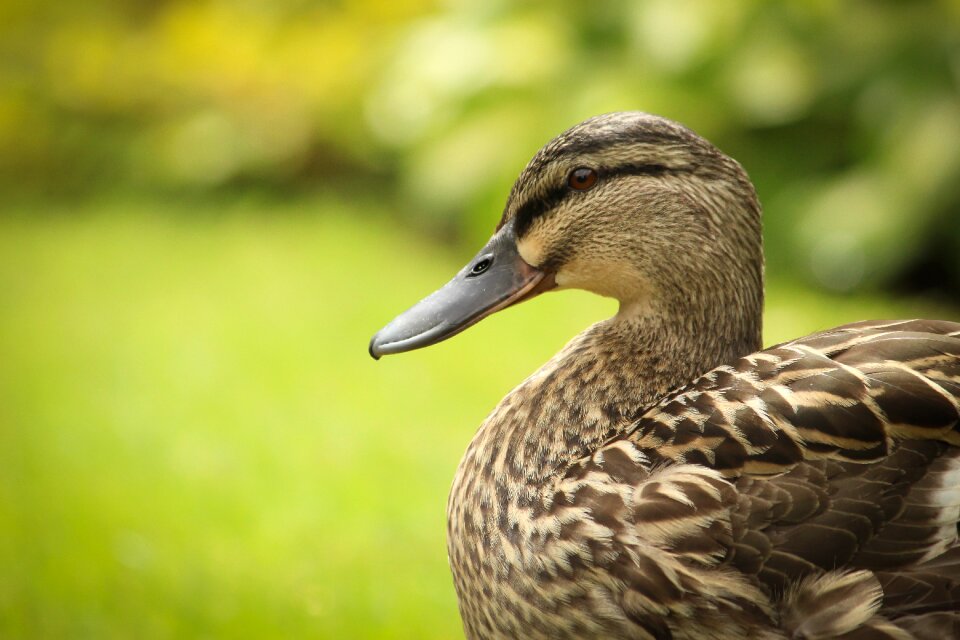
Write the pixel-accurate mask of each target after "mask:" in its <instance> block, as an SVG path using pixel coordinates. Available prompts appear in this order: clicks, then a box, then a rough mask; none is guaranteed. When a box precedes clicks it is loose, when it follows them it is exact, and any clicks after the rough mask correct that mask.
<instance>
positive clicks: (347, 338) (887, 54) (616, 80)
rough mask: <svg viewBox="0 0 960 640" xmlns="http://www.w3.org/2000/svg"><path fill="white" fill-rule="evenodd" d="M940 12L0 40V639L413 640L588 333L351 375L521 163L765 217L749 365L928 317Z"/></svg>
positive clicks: (482, 344) (449, 625)
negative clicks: (885, 324)
mask: <svg viewBox="0 0 960 640" xmlns="http://www.w3.org/2000/svg"><path fill="white" fill-rule="evenodd" d="M958 85H960V5H958V4H957V3H955V2H946V1H944V2H927V3H897V2H876V3H834V2H797V3H768V2H761V1H759V0H753V1H752V0H741V1H738V2H722V3H718V2H710V1H708V0H682V1H677V0H653V1H646V2H627V1H625V0H623V1H618V2H610V3H598V4H597V5H596V6H587V5H584V4H583V3H574V2H546V1H543V2H506V1H494V2H482V1H481V0H457V1H454V0H450V1H448V2H438V1H433V0H401V1H397V0H390V1H388V0H361V1H357V2H353V1H351V2H312V1H308V0H285V1H282V2H267V1H266V0H243V1H235V2H226V1H222V2H146V1H136V0H125V1H113V2H108V1H106V0H92V1H91V2H87V3H74V4H70V3H62V2H54V1H53V0H45V1H43V0H42V1H32V2H31V1H27V0H6V1H5V2H3V3H2V4H0V190H2V192H0V567H2V570H0V636H2V637H5V638H6V637H11V638H40V637H42V638H85V637H90V638H112V637H117V638H128V637H138V638H141V637H142V638H181V637H218V638H219V637H245V638H268V637H313V638H347V637H349V638H449V637H457V635H458V634H459V633H460V627H459V621H458V616H457V612H456V602H455V598H454V593H453V587H452V584H451V581H450V579H449V576H448V572H447V568H446V557H445V555H446V554H445V547H444V520H445V515H444V510H445V501H446V493H447V488H448V487H449V483H450V480H451V478H452V476H453V472H454V469H455V467H456V464H457V462H458V460H459V456H460V454H461V452H462V451H463V449H464V448H465V446H466V443H467V441H468V440H469V438H470V436H471V434H472V433H473V430H474V429H475V427H476V425H477V424H478V423H479V422H480V420H482V418H483V416H484V415H485V413H486V412H487V411H488V410H489V409H490V408H491V407H492V406H493V405H494V404H495V403H496V401H497V400H498V399H499V398H500V397H502V396H503V395H504V394H505V393H506V392H507V391H509V389H510V388H511V387H512V386H513V385H515V384H516V383H517V382H519V381H520V380H521V379H522V378H523V377H524V376H525V375H527V374H528V373H529V372H530V371H532V370H533V369H534V368H535V367H536V366H537V365H538V364H540V363H541V362H543V361H544V360H546V359H547V358H548V357H549V356H550V355H551V354H552V353H553V352H554V351H556V350H557V349H558V348H559V347H560V346H561V345H562V344H563V343H564V342H565V341H566V340H567V339H568V338H569V337H571V336H572V335H573V334H574V333H575V332H576V331H578V330H580V329H581V328H582V327H584V326H586V325H587V324H588V323H590V322H592V321H594V320H597V319H599V318H601V317H603V316H604V315H607V314H610V313H611V312H612V310H613V309H614V306H613V303H612V302H611V301H609V300H601V299H596V298H593V297H591V296H589V295H587V294H582V293H576V292H564V293H558V294H551V295H547V296H542V297H541V298H538V299H537V300H536V301H535V302H534V303H531V304H528V305H523V306H521V307H518V308H516V309H511V310H509V311H507V312H505V313H503V314H500V315H498V316H496V317H494V318H491V319H489V320H486V321H485V322H483V323H481V324H480V325H478V326H476V327H474V328H472V329H471V330H470V331H468V332H466V333H464V334H462V335H460V336H458V337H457V338H455V339H454V340H452V341H450V342H447V343H444V344H442V345H438V346H437V347H434V348H432V349H428V350H424V351H422V352H416V353H411V354H406V355H404V356H400V357H392V358H385V359H384V360H382V361H380V362H374V361H372V360H371V359H369V357H368V356H367V354H366V344H367V340H368V339H369V337H370V335H371V334H372V333H373V332H374V331H375V330H376V329H378V328H379V327H380V326H381V325H382V324H383V323H385V322H386V321H387V320H389V319H390V318H391V317H392V316H393V315H394V314H395V313H397V312H399V311H401V310H403V309H404V308H406V307H407V306H408V305H409V304H411V303H412V302H414V301H415V300H416V299H418V298H419V297H420V296H422V295H424V294H425V293H428V292H429V291H430V290H432V289H433V288H434V287H436V286H437V285H439V284H441V283H443V282H444V281H445V280H446V279H447V278H448V277H449V275H450V274H451V273H452V272H454V271H455V270H456V269H458V268H459V267H460V266H462V264H461V263H462V262H463V260H465V259H466V258H467V257H468V256H469V255H472V250H473V249H474V248H475V246H476V243H477V242H479V241H481V240H482V239H483V237H484V236H485V235H486V234H487V233H488V232H489V231H490V229H491V228H492V226H493V224H494V223H495V221H496V220H497V218H498V217H499V210H500V207H502V204H503V201H504V199H505V197H506V194H507V191H508V190H509V187H510V183H511V181H512V179H513V177H514V176H515V175H516V173H517V172H518V171H519V170H520V168H522V166H523V164H524V163H525V162H526V160H527V159H528V158H529V156H531V155H532V154H533V152H534V151H535V150H536V149H537V148H538V147H539V146H540V145H541V144H542V143H543V142H545V141H546V140H547V139H549V138H550V137H551V136H552V135H554V134H556V133H558V132H559V131H560V130H562V129H564V128H566V127H567V126H569V125H571V124H573V123H575V122H577V121H579V120H581V119H583V118H585V117H587V116H590V115H593V114H595V113H599V112H603V111H610V110H615V109H627V108H631V109H643V110H647V111H653V112H657V113H661V114H663V115H666V116H670V117H673V118H675V119H678V120H681V121H683V122H685V123H686V124H688V125H690V126H692V127H693V128H695V129H696V130H698V131H700V132H702V133H703V134H705V135H707V136H708V137H709V138H711V139H712V140H714V141H715V142H717V143H718V144H719V145H720V146H721V147H722V148H724V149H725V150H727V151H728V152H730V153H731V154H732V155H734V156H735V157H737V158H738V159H740V160H741V161H742V162H743V164H744V165H745V166H746V168H747V170H748V171H749V172H750V174H751V175H752V176H753V177H754V179H755V180H756V182H757V184H758V187H759V190H760V195H761V199H762V200H763V201H764V204H765V206H766V214H765V215H766V229H767V236H766V238H767V244H768V256H769V270H768V273H769V275H770V281H769V287H768V293H769V296H768V297H769V304H768V308H767V315H766V338H767V342H776V341H779V340H783V339H786V338H790V337H794V336H797V335H800V334H803V333H807V332H810V331H814V330H817V329H821V328H824V327H827V326H831V325H834V324H839V323H842V322H847V321H853V320H859V319H864V318H872V317H895V316H918V315H928V316H940V317H947V318H954V319H956V318H958V317H960V311H958V305H957V304H956V302H955V296H956V295H957V292H958V291H960V287H958V281H960V259H958V257H957V256H958V255H960V186H958V185H960V182H958V178H960V151H958V150H960V97H958V96H960V90H958Z"/></svg>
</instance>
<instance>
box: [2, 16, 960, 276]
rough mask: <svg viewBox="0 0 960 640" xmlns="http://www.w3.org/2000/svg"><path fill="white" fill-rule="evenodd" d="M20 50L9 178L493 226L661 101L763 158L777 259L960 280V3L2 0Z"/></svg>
mask: <svg viewBox="0 0 960 640" xmlns="http://www.w3.org/2000/svg"><path fill="white" fill-rule="evenodd" d="M0 60H2V62H0V176H2V178H0V179H2V182H3V184H2V185H0V186H2V188H3V189H4V190H5V191H6V192H7V193H8V194H10V193H11V192H22V191H32V192H34V193H38V192H39V193H42V194H46V195H60V196H67V197H71V198H76V197H77V196H79V195H84V194H90V193H97V192H100V191H103V190H105V189H107V190H115V189H121V190H123V189H128V190H129V189H134V190H137V191H141V192H144V191H148V192H158V193H171V192H174V193H180V192H189V193H193V192H200V193H207V192H213V193H219V192H221V191H223V190H225V189H227V190H229V189H235V188H238V187H250V186H253V187H258V188H259V187H262V188H268V189H275V190H277V191H278V192H280V193H293V192H295V191H300V190H304V189H306V190H312V189H321V190H324V191H331V190H333V191H340V192H342V193H344V194H350V193H361V192H362V193H365V194H370V193H373V194H379V196H376V197H379V198H381V199H388V198H389V199H391V200H392V201H393V202H395V203H397V204H396V205H395V206H396V208H398V209H400V210H402V211H403V212H404V213H402V215H406V216H407V219H408V220H409V221H411V222H412V223H414V224H417V225H419V226H420V228H425V229H434V230H438V232H440V233H443V232H454V233H458V234H460V235H461V237H466V238H470V239H471V240H472V241H476V240H479V239H480V238H481V237H482V236H484V235H486V233H487V232H488V231H489V229H490V227H491V225H492V223H493V221H494V220H495V219H496V218H497V211H498V210H499V208H500V207H501V206H502V201H503V199H504V197H505V194H506V193H507V191H508V188H509V185H510V183H511V181H512V180H513V178H514V177H515V175H516V173H517V172H518V170H519V169H520V168H521V167H522V166H523V163H524V162H525V161H526V159H527V158H528V157H529V156H530V155H532V153H533V151H534V150H536V149H537V148H538V147H539V146H540V145H541V144H542V143H543V142H544V141H546V140H547V139H549V138H550V137H552V136H553V135H555V134H556V133H558V132H559V131H561V130H563V129H565V128H566V127H568V126H570V125H571V124H573V123H575V122H577V121H579V120H582V119H583V118H585V117H588V116H590V115H594V114H596V113H601V112H606V111H611V110H619V109H642V110H646V111H650V112H654V113H660V114H663V115H667V116H669V117H672V118H674V119H677V120H680V121H681V122H684V123H686V124H688V125H689V126H691V127H693V128H694V129H696V130H698V131H699V132H701V133H702V134H704V135H705V136H707V137H708V138H710V139H711V140H714V141H715V142H716V143H717V144H718V145H719V146H721V148H723V149H725V150H726V151H728V152H729V153H731V154H732V155H733V156H734V157H736V158H738V159H739V160H741V162H742V163H743V164H744V165H745V166H746V167H747V169H748V171H749V172H750V173H751V175H752V176H753V178H754V179H755V181H756V182H757V184H758V187H759V189H760V194H761V199H762V200H763V202H764V203H765V205H766V208H767V211H768V212H769V215H768V217H767V227H768V242H769V248H770V251H769V255H770V259H771V262H770V264H771V269H772V270H773V271H774V272H775V273H777V272H785V271H787V270H788V269H791V270H793V271H794V272H795V273H796V274H799V275H804V276H806V277H808V278H811V279H813V280H815V281H817V282H819V283H820V284H822V285H824V286H826V287H829V288H832V289H836V290H841V291H844V290H850V289H854V288H857V287H861V286H866V287H872V286H877V285H884V286H887V285H897V284H899V285H901V286H908V287H917V286H924V285H925V284H940V285H944V284H946V285H948V286H949V285H951V283H952V287H953V290H954V291H960V259H958V258H957V256H960V215H958V214H957V212H958V210H960V186H958V185H960V88H958V87H960V3H958V2H956V1H955V0H941V1H933V0H930V1H919V0H917V1H909V2H895V1H886V2H884V1H873V2H868V1H859V2H855V1H847V2H833V1H828V0H808V1H805V2H790V3H771V2H766V1H764V0H740V1H738V2H720V3H717V2H711V1H710V0H646V1H643V2H633V1H630V0H614V1H611V2H605V3H599V4H596V5H591V6H590V7H586V6H585V5H583V4H582V3H579V2H573V1H572V0H565V1H563V2H547V1H546V0H543V1H538V2H534V1H527V2H508V1H507V0H447V1H445V2H444V1H443V0H351V1H350V2H346V1H343V2H336V1H331V0H327V1H317V0H276V1H271V0H230V1H228V0H220V1H217V0H209V1H205V2H185V1H180V2H173V1H169V0H166V1H164V0H150V1H148V0H89V1H88V2H83V3H64V2H59V1H58V0H5V1H4V3H2V4H0ZM928 281H931V282H928Z"/></svg>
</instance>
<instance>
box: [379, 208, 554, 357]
mask: <svg viewBox="0 0 960 640" xmlns="http://www.w3.org/2000/svg"><path fill="white" fill-rule="evenodd" d="M553 286H555V285H554V282H553V277H552V276H551V277H547V274H545V273H544V272H543V271H540V270H538V269H536V268H534V267H531V266H530V265H529V264H527V263H526V262H524V261H523V258H521V257H520V254H519V253H518V252H517V241H516V236H515V234H514V232H513V222H512V221H511V222H508V223H507V224H506V225H504V226H503V227H501V228H500V230H499V231H497V233H496V234H494V236H493V237H492V238H490V241H489V242H488V243H487V244H486V246H485V247H484V248H483V249H481V250H480V252H479V253H477V255H476V256H475V257H474V258H473V260H471V261H470V262H469V263H468V264H467V266H465V267H464V268H463V269H461V270H460V272H459V273H458V274H457V275H455V276H454V277H453V280H451V281H450V282H448V283H447V284H445V285H444V286H443V288H441V289H439V290H437V291H434V292H433V293H431V294H430V295H429V296H427V297H426V298H424V299H423V300H421V301H420V302H418V303H417V304H415V305H413V306H412V307H410V308H409V309H407V310H406V311H404V312H403V313H402V314H400V315H399V316H397V317H396V318H394V319H393V321H392V322H391V323H390V324H388V325H387V326H385V327H384V328H383V329H381V330H380V331H378V332H377V334H376V335H375V336H373V339H372V340H370V355H371V356H373V358H374V359H378V360H379V359H380V356H383V355H386V354H389V353H402V352H404V351H413V350H414V349H420V348H421V347H427V346H429V345H432V344H436V343H438V342H441V341H443V340H446V339H447V338H450V337H452V336H455V335H456V334H458V333H460V332H461V331H463V330H464V329H466V328H467V327H470V326H472V325H474V324H476V323H477V322H479V321H480V320H482V319H483V318H485V317H487V316H488V315H490V314H492V313H495V312H497V311H500V310H501V309H505V308H506V307H509V306H510V305H512V304H516V303H517V302H521V301H522V300H527V299H529V298H532V297H533V296H535V295H537V294H539V293H541V292H543V291H546V290H548V289H552V288H553Z"/></svg>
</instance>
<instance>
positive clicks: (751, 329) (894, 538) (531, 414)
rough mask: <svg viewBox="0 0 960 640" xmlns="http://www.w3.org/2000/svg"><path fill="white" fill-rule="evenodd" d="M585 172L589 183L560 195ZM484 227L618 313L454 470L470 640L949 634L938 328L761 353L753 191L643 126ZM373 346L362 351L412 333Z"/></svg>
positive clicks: (948, 387) (954, 469)
mask: <svg viewBox="0 0 960 640" xmlns="http://www.w3.org/2000/svg"><path fill="white" fill-rule="evenodd" d="M582 167H587V168H590V169H593V170H596V172H597V173H598V175H599V180H598V182H597V186H596V187H593V188H591V189H589V190H587V191H584V192H579V191H576V190H572V189H571V188H570V187H568V186H567V183H566V176H567V175H568V174H570V172H571V171H572V170H574V169H576V168H582ZM498 228H499V229H500V231H498V234H499V235H498V236H497V237H502V238H507V239H509V241H510V242H511V243H514V244H511V246H514V245H515V250H516V251H517V252H518V253H519V255H520V257H522V259H523V261H524V263H523V264H524V265H526V267H524V268H535V269H537V270H539V271H540V272H542V273H546V274H548V276H547V277H548V278H549V280H544V282H550V283H551V284H552V283H553V282H555V283H556V284H557V285H558V286H560V287H579V288H584V289H588V290H591V291H595V292H597V293H600V294H601V295H610V296H614V297H616V298H618V299H619V300H620V303H621V307H620V312H619V313H618V314H617V316H615V317H614V318H611V319H610V320H607V321H604V322H601V323H598V324H596V325H594V326H593V327H590V328H589V329H587V330H586V331H585V332H583V333H581V334H580V335H579V336H577V337H576V338H574V340H573V341H572V342H571V343H570V344H568V345H567V346H566V347H565V348H564V349H563V350H562V351H561V352H560V353H559V354H557V356H555V357H554V358H553V359H551V360H550V361H549V362H548V363H547V364H546V365H544V366H543V367H542V368H541V369H540V370H539V371H537V372H536V373H534V374H533V375H532V376H530V377H529V378H528V379H527V380H525V381H524V382H523V383H522V384H520V386H518V387H517V388H516V389H515V390H514V391H513V392H511V393H510V394H509V395H508V396H507V397H506V398H504V400H503V401H502V402H501V403H500V405H499V406H498V407H497V408H496V409H495V410H494V411H493V413H492V414H491V415H490V416H489V417H488V418H487V420H486V421H485V422H484V423H483V425H482V426H481V427H480V430H479V431H478V433H477V435H476V436H475V437H474V439H473V441H472V442H471V443H470V446H469V447H468V449H467V452H466V454H465V456H464V458H463V460H462V462H461V464H460V468H459V470H458V472H457V475H456V479H455V480H454V484H453V489H452V491H451V494H450V501H449V506H448V521H449V527H448V528H449V536H448V538H449V540H448V549H449V556H450V563H451V567H452V569H453V574H454V581H455V584H456V588H457V593H458V595H459V599H460V610H461V614H462V616H463V620H464V628H465V631H466V634H467V636H468V637H470V638H656V639H662V638H675V639H681V638H690V639H694V638H696V639H711V638H716V639H720V638H770V639H774V638H809V639H813V638H844V639H847V640H853V639H868V638H891V639H898V640H899V639H906V638H918V639H923V638H945V637H960V613H958V611H960V547H958V537H957V523H958V521H960V428H958V426H957V425H958V419H960V324H956V323H952V322H943V321H928V320H913V321H902V322H864V323H857V324H851V325H846V326H843V327H840V328H837V329H833V330H830V331H825V332H822V333H817V334H814V335H811V336H807V337H806V338H801V339H799V340H794V341H791V342H787V343H784V344H781V345H778V346H775V347H771V348H769V349H766V350H763V351H760V350H759V349H760V319H761V312H762V299H763V282H762V263H763V258H762V244H761V233H760V208H759V205H758V204H757V200H756V196H755V194H754V190H753V187H752V185H751V184H750V182H749V180H748V179H747V177H746V174H745V173H744V172H743V170H742V169H741V168H740V166H739V165H738V164H737V163H736V162H734V161H733V160H731V159H730V158H728V157H727V156H725V155H724V154H722V153H721V152H720V151H718V150H717V149H716V148H715V147H713V146H712V145H710V144H709V143H708V142H706V141H705V140H703V139H702V138H700V137H699V136H697V135H696V134H694V133H692V132H690V131H689V130H687V129H685V128H683V127H681V126H680V125H677V124H676V123H672V122H670V121H668V120H664V119H662V118H658V117H655V116H650V115H646V114H640V113H620V114H610V115H607V116H600V117H598V118H594V119H591V120H588V121H587V122H585V123H582V124H581V125H578V126H577V127H574V128H573V129H571V130H570V131H568V132H566V133H565V134H563V135H561V136H560V137H558V138H557V139H556V140H554V141H553V142H551V143H550V144H548V145H547V146H546V147H544V149H542V150H541V151H540V152H539V153H538V154H537V155H536V156H535V157H534V159H533V160H532V161H531V162H530V164H529V165H528V166H527V168H526V169H525V170H524V172H523V173H522V174H521V176H520V178H519V179H518V180H517V183H516V185H515V186H514V189H513V191H512V192H511V195H510V198H509V200H508V203H507V206H506V208H505V211H504V215H503V218H502V220H501V222H500V225H499V227H498ZM490 246H494V245H490ZM489 255H490V256H493V258H491V259H496V256H497V255H498V254H495V253H492V254H489ZM474 276H475V274H468V275H467V276H465V277H467V278H470V277H474ZM458 277H459V276H458ZM455 280H456V279H455ZM523 282H527V280H524V281H523ZM530 282H534V283H535V284H536V283H537V282H541V281H540V280H535V279H534V280H530ZM521 285H522V286H524V287H527V289H523V291H524V292H525V291H527V290H528V289H529V290H532V291H534V292H536V291H537V290H540V289H539V288H540V287H542V286H543V285H542V284H537V285H536V286H537V287H538V289H536V290H533V289H530V287H532V286H533V285H527V284H523V283H521V284H520V285H516V286H518V287H519V286H521ZM448 286H451V285H448ZM523 295H524V296H527V295H528V294H526V293H523ZM504 299H505V298H503V299H498V300H497V301H495V303H496V304H495V305H494V304H493V303H491V305H492V306H491V309H492V310H496V309H499V308H502V306H504V304H509V303H511V302H513V301H515V300H516V299H518V298H510V299H509V300H506V302H503V301H502V300H504ZM431 304H432V305H436V304H437V303H436V302H435V301H434V302H431ZM431 308H432V309H433V310H434V312H435V310H436V306H434V307H431ZM487 312H489V311H485V312H484V313H487ZM479 317H482V315H477V314H474V315H472V316H469V317H468V319H467V320H466V321H464V322H463V323H461V324H462V326H460V325H458V326H456V327H454V329H452V330H450V329H446V328H445V329H444V331H445V332H446V333H444V334H443V335H442V336H440V337H439V338H430V340H431V341H436V340H438V339H442V338H443V337H447V336H448V335H452V333H455V332H456V331H459V330H460V329H462V328H463V326H468V325H469V324H472V323H473V322H475V321H476V320H477V318H479ZM418 330H419V329H418ZM388 333H389V332H388ZM435 333H436V332H435V331H434V333H431V334H430V335H431V336H433V335H435ZM388 338H389V336H388V337H383V336H381V334H378V337H375V339H374V343H373V344H372V345H371V353H374V354H375V355H378V353H379V352H378V351H377V349H382V352H383V353H390V352H392V351H390V350H389V349H393V350H394V351H399V350H403V349H405V348H414V346H422V345H421V344H420V342H423V343H424V344H426V343H427V342H425V341H424V340H423V339H421V338H420V337H419V336H415V337H414V338H407V337H404V338H403V340H406V341H407V342H403V343H401V339H400V338H389V340H393V342H389V340H388ZM411 340H413V341H414V342H416V344H415V345H414V346H409V347H403V348H399V347H393V346H392V345H399V344H408V343H410V341H411ZM417 341H420V342H417ZM384 344H386V345H387V346H386V347H383V346H382V345H384Z"/></svg>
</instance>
